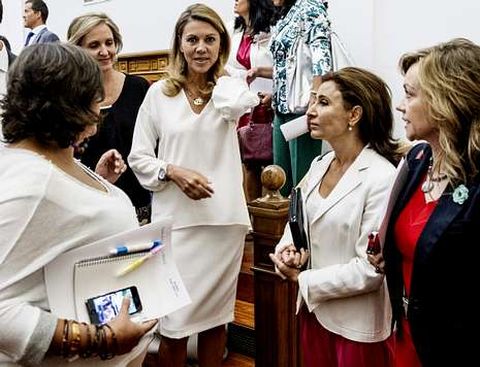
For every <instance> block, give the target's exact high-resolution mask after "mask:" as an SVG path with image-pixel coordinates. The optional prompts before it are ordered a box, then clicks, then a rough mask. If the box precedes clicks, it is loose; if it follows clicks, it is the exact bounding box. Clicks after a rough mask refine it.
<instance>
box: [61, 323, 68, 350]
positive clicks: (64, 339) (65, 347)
mask: <svg viewBox="0 0 480 367" xmlns="http://www.w3.org/2000/svg"><path fill="white" fill-rule="evenodd" d="M60 355H61V356H62V357H64V358H67V357H68V320H67V319H64V320H63V334H62V348H61V349H60Z"/></svg>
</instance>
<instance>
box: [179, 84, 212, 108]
mask: <svg viewBox="0 0 480 367" xmlns="http://www.w3.org/2000/svg"><path fill="white" fill-rule="evenodd" d="M185 92H186V93H187V96H188V97H190V99H191V100H192V103H193V104H194V106H203V105H204V104H205V103H207V101H208V100H209V99H210V96H208V98H206V99H204V98H202V97H200V96H199V97H194V96H193V93H192V92H190V90H188V89H187V88H185Z"/></svg>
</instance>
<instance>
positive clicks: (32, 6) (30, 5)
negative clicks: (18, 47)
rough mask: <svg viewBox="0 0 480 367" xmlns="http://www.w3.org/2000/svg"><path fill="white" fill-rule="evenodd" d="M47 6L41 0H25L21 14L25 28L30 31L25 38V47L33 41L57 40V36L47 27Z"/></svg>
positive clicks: (33, 42)
mask: <svg viewBox="0 0 480 367" xmlns="http://www.w3.org/2000/svg"><path fill="white" fill-rule="evenodd" d="M47 18H48V7H47V4H45V2H44V1H42V0H27V1H26V2H25V11H24V14H23V23H24V26H25V28H30V30H31V31H30V32H29V33H28V35H27V38H26V40H25V47H26V46H29V45H33V44H35V43H46V42H57V41H59V38H58V36H57V35H56V34H55V33H53V32H50V31H49V30H48V29H47V26H46V24H45V23H47Z"/></svg>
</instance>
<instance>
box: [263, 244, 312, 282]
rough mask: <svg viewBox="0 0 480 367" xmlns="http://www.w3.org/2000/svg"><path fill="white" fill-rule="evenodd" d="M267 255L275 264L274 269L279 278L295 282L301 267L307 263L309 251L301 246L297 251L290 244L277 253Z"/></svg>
mask: <svg viewBox="0 0 480 367" xmlns="http://www.w3.org/2000/svg"><path fill="white" fill-rule="evenodd" d="M269 256H270V259H271V260H272V262H273V263H274V264H275V271H276V272H277V273H278V275H280V277H281V278H284V279H285V278H287V279H288V280H291V281H292V282H297V281H298V275H299V274H300V272H301V271H302V267H303V266H304V265H305V264H306V263H307V261H308V258H309V256H310V253H309V251H308V250H305V249H303V248H302V249H300V252H298V251H296V250H295V247H294V246H293V245H292V246H289V247H287V248H286V249H285V250H283V251H282V252H281V253H279V254H276V255H275V254H269Z"/></svg>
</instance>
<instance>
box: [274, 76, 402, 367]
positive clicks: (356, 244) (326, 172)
mask: <svg viewBox="0 0 480 367" xmlns="http://www.w3.org/2000/svg"><path fill="white" fill-rule="evenodd" d="M322 79H323V82H322V84H321V85H320V87H319V89H318V91H317V92H316V99H315V103H314V104H313V105H311V106H310V108H309V109H308V111H307V116H308V123H309V129H310V135H311V136H312V138H314V139H323V140H326V141H328V143H330V145H331V146H332V148H333V151H331V152H329V153H327V154H326V155H324V156H322V157H318V158H316V159H315V160H314V161H313V163H312V165H311V167H310V170H309V171H308V173H307V175H306V177H305V179H304V180H303V181H302V183H301V187H302V197H303V198H304V202H303V207H304V218H306V220H305V221H304V223H305V230H306V233H307V237H308V239H309V241H308V242H309V250H308V251H304V250H303V249H302V250H301V251H300V252H297V251H296V250H295V247H294V246H293V245H292V242H293V241H292V236H291V233H290V230H289V227H288V226H287V227H286V230H285V234H284V236H283V237H282V239H281V240H280V242H279V244H278V245H277V247H276V251H275V252H276V253H275V254H271V259H272V261H273V262H274V263H275V265H276V269H277V271H278V272H279V273H280V274H281V275H282V276H284V277H287V278H288V279H289V280H291V281H294V282H298V285H299V297H298V304H297V311H299V313H300V325H301V326H300V332H301V340H302V346H303V355H304V361H305V367H309V366H328V367H367V366H368V367H376V366H378V367H385V366H389V364H390V358H391V356H390V352H389V348H388V345H387V343H386V342H385V341H386V339H387V338H388V337H389V335H390V322H391V313H390V309H389V307H388V294H387V291H386V287H385V284H384V278H383V276H382V275H381V274H378V273H376V272H375V269H374V268H373V267H372V266H370V265H369V263H368V261H367V255H366V247H367V243H368V235H369V234H370V233H371V232H372V231H376V230H378V227H379V224H380V223H379V222H380V219H381V216H382V208H383V205H384V201H385V199H386V197H387V195H388V190H389V187H390V184H391V182H392V180H393V177H394V174H395V166H394V165H395V164H396V163H397V162H398V158H399V154H398V153H397V152H399V146H398V143H397V142H396V141H395V140H394V139H393V138H392V130H393V117H392V110H391V97H390V92H389V90H388V87H387V86H386V84H385V83H384V82H383V81H382V80H381V79H380V78H378V77H377V76H376V75H374V74H372V73H370V72H368V71H366V70H363V69H359V68H344V69H341V70H339V71H337V72H334V73H328V74H326V75H325V76H323V77H322ZM303 265H306V270H303V268H304V267H303Z"/></svg>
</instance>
